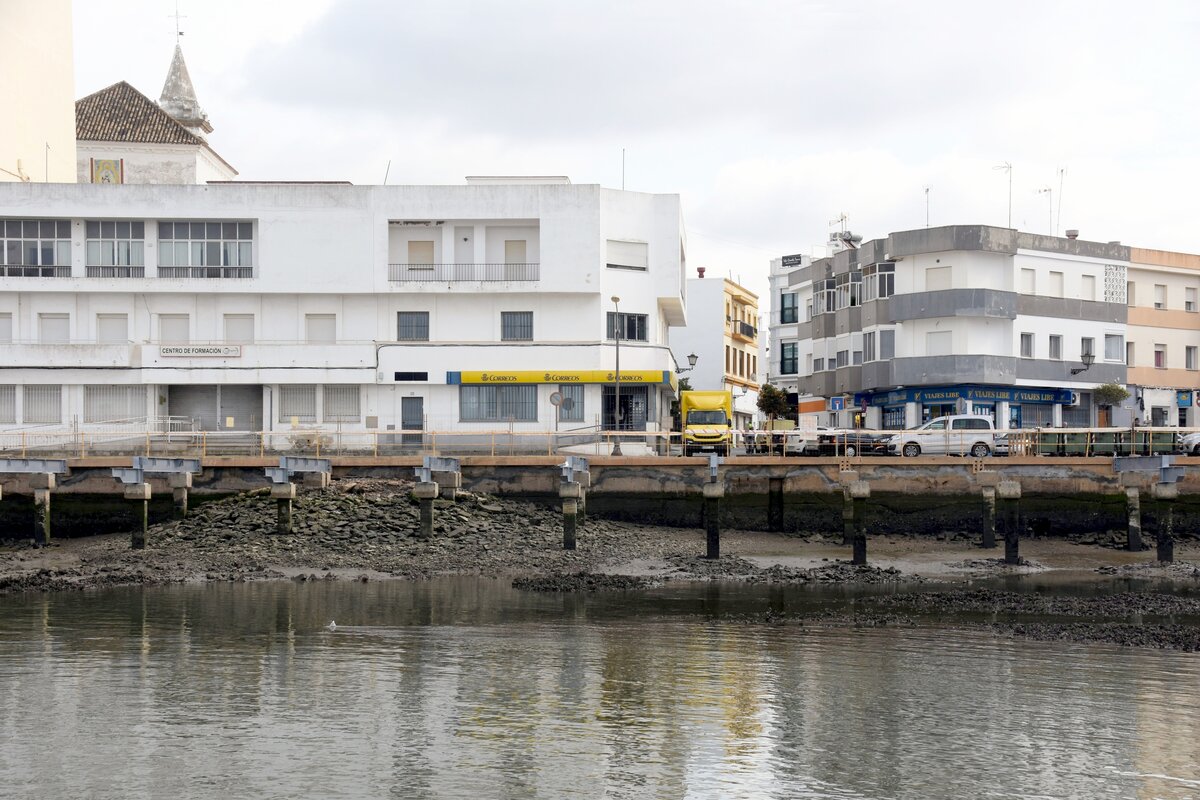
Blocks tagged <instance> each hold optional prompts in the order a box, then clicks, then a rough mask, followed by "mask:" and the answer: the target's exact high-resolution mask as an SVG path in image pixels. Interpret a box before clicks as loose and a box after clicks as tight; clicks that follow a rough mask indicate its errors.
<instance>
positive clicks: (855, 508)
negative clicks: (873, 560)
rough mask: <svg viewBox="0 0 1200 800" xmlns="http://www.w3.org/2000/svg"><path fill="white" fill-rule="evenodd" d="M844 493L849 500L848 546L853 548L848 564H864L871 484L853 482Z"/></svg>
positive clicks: (865, 559)
mask: <svg viewBox="0 0 1200 800" xmlns="http://www.w3.org/2000/svg"><path fill="white" fill-rule="evenodd" d="M846 493H847V495H849V498H850V500H849V505H850V528H851V534H850V544H851V545H852V546H853V548H854V549H853V555H852V557H851V561H850V563H852V564H866V563H867V527H866V524H867V523H866V510H867V500H868V499H870V497H871V484H869V483H867V482H866V481H853V482H851V483H850V485H849V486H848V487H846Z"/></svg>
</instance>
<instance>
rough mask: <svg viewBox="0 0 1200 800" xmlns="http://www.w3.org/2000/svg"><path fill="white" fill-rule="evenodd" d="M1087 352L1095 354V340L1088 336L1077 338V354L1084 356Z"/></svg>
mask: <svg viewBox="0 0 1200 800" xmlns="http://www.w3.org/2000/svg"><path fill="white" fill-rule="evenodd" d="M1089 354H1090V355H1095V354H1096V340H1095V339H1093V338H1092V337H1090V336H1084V337H1083V338H1082V339H1080V340H1079V355H1081V356H1086V355H1089Z"/></svg>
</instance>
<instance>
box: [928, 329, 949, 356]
mask: <svg viewBox="0 0 1200 800" xmlns="http://www.w3.org/2000/svg"><path fill="white" fill-rule="evenodd" d="M953 352H954V334H953V332H952V331H929V332H928V333H926V334H925V355H927V356H948V355H950V354H951V353H953Z"/></svg>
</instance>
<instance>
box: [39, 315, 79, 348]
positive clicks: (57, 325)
mask: <svg viewBox="0 0 1200 800" xmlns="http://www.w3.org/2000/svg"><path fill="white" fill-rule="evenodd" d="M69 341H71V315H70V314H38V342H40V343H41V344H66V343H67V342H69Z"/></svg>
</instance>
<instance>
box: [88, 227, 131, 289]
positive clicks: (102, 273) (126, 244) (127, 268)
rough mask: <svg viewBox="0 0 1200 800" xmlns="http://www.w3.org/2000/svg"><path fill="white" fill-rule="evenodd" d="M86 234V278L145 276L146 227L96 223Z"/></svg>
mask: <svg viewBox="0 0 1200 800" xmlns="http://www.w3.org/2000/svg"><path fill="white" fill-rule="evenodd" d="M86 230H87V275H88V277H89V278H141V277H143V276H144V275H145V273H146V254H145V251H146V223H144V222H141V221H138V222H129V221H124V222H98V221H95V220H90V221H89V222H88V223H87V225H86Z"/></svg>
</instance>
